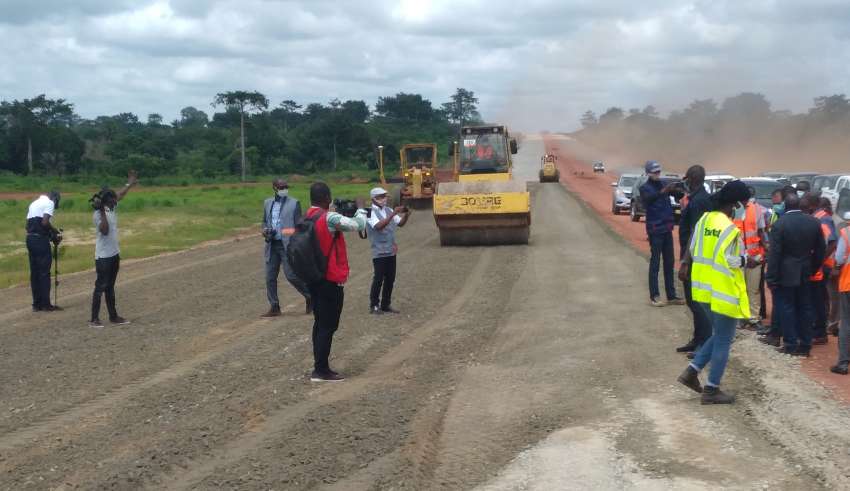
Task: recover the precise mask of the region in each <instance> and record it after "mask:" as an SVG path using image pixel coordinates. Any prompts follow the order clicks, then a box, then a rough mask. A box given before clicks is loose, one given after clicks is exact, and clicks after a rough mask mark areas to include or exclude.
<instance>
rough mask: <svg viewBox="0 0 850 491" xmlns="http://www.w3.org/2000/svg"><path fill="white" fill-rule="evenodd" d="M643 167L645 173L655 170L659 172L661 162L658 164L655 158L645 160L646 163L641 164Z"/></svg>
mask: <svg viewBox="0 0 850 491" xmlns="http://www.w3.org/2000/svg"><path fill="white" fill-rule="evenodd" d="M643 169H644V170H645V171H646V173H647V174H654V173H656V172H661V164H659V163H658V162H657V161H655V160H647V161H646V165H644V166H643Z"/></svg>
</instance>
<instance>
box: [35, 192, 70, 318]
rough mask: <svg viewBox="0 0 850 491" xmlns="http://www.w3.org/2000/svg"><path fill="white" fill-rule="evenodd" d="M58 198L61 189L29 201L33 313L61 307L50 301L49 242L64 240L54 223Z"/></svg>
mask: <svg viewBox="0 0 850 491" xmlns="http://www.w3.org/2000/svg"><path fill="white" fill-rule="evenodd" d="M59 198H60V196H59V191H51V192H49V193H48V194H46V195H45V194H42V195H41V196H39V197H38V199H36V200H35V201H33V202H32V203H30V206H29V209H28V211H27V253H28V254H29V260H30V287H32V311H33V312H53V311H55V310H62V308H61V307H57V306H56V305H51V303H50V266H51V264H52V263H53V256H52V255H51V252H50V243H51V242H52V243H53V244H54V245H57V246H58V245H59V242H61V241H62V234H61V232H60V231H59V230H58V229H56V227H54V226H53V223H52V222H51V220H52V218H53V215H54V213H55V212H56V209H58V208H59Z"/></svg>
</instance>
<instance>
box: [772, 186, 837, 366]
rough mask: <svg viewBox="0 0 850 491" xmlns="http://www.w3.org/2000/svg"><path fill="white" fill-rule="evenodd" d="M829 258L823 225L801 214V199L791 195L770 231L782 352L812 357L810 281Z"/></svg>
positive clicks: (812, 316)
mask: <svg viewBox="0 0 850 491" xmlns="http://www.w3.org/2000/svg"><path fill="white" fill-rule="evenodd" d="M825 256H826V242H825V241H824V238H823V235H822V232H821V226H820V222H818V220H817V219H816V218H814V217H813V216H811V215H807V214H805V213H803V212H802V211H800V198H799V196H797V195H796V194H789V195H787V196H786V197H785V214H784V215H782V218H780V219H779V220H778V221H777V222H776V223H775V224H774V225H773V227H772V228H771V231H770V251H769V252H768V255H767V272H766V275H765V280H766V281H767V284H768V286H769V287H770V288H771V290H772V291H774V292H776V295H777V298H778V299H779V302H780V304H781V310H780V312H779V324H780V327H781V329H782V337H783V340H782V341H783V346H782V347H780V348H779V351H780V352H781V353H785V354H788V355H793V356H809V351H810V350H811V347H812V322H813V318H814V315H813V311H812V303H811V281H810V279H809V278H810V277H811V276H812V275H813V274H815V272H816V271H817V270H818V268H820V267H821V265H822V264H823V260H824V257H825ZM765 342H767V341H765ZM768 344H771V343H768Z"/></svg>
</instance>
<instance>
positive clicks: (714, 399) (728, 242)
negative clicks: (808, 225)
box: [679, 180, 752, 404]
mask: <svg viewBox="0 0 850 491" xmlns="http://www.w3.org/2000/svg"><path fill="white" fill-rule="evenodd" d="M749 197H750V193H749V190H748V189H747V186H746V185H745V184H744V183H743V182H741V181H739V180H735V181H731V182H729V183H727V184H726V185H725V186H723V188H722V189H721V190H720V191H719V192H717V193H716V194H715V195H713V196H712V200H714V211H710V212H708V213H706V214H704V215H703V216H702V218H701V219H700V221H699V222H697V224H696V226H695V227H694V233H693V236H692V237H691V243H690V246H689V247H688V252H687V256H686V257H685V260H684V263H683V264H682V267H681V269H680V270H679V279H683V278H684V279H687V277H688V275H690V278H691V293H692V295H693V299H694V301H695V302H697V303H698V304H699V305H700V306H701V307H702V308H703V309H705V311H706V312H707V313H708V317H709V319H711V337H710V338H708V341H706V342H705V343H704V344H703V345H702V347H701V348H700V349H699V351H697V353H696V355H695V356H694V359H693V361H692V362H691V363H690V364H689V365H688V367H687V368H686V369H685V371H684V372H682V374H681V375H680V376H679V382H681V383H682V384H684V385H685V386H687V387H688V388H690V389H692V390H694V391H696V392H700V393H702V403H703V404H731V403H732V402H734V401H735V397H734V396H733V395H731V394H726V393H724V392H722V391H721V390H720V379H722V378H723V372H724V371H725V370H726V363H727V362H728V361H729V350H730V348H731V347H732V340H733V339H734V337H735V328H736V326H737V324H738V322H739V321H740V320H742V319H749V318H750V305H749V299H748V297H747V285H746V283H745V282H744V272H743V268H745V267H746V266H747V264H748V261H749V262H752V258H750V259H748V258H747V256H746V250H745V249H744V245H743V240H742V238H741V231H740V230H739V229H738V227H736V226H735V224H734V223H732V217H733V216H734V214H735V210H736V209H737V208H739V207H742V206H744V203H746V202H747V200H748V199H749ZM709 363H711V370H710V371H709V374H708V382H707V383H706V384H705V387H704V388H703V387H702V385H701V384H700V381H699V372H700V371H701V370H702V369H703V368H705V367H706V365H708V364H709Z"/></svg>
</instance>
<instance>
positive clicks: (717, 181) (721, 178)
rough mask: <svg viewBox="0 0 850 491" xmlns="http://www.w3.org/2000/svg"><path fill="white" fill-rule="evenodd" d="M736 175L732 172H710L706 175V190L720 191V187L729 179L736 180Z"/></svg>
mask: <svg viewBox="0 0 850 491" xmlns="http://www.w3.org/2000/svg"><path fill="white" fill-rule="evenodd" d="M734 180H735V176H733V175H730V174H708V175H707V176H705V190H706V191H708V194H714V193H716V192H717V191H720V188H722V187H723V186H725V185H726V183H727V182H729V181H734Z"/></svg>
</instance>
